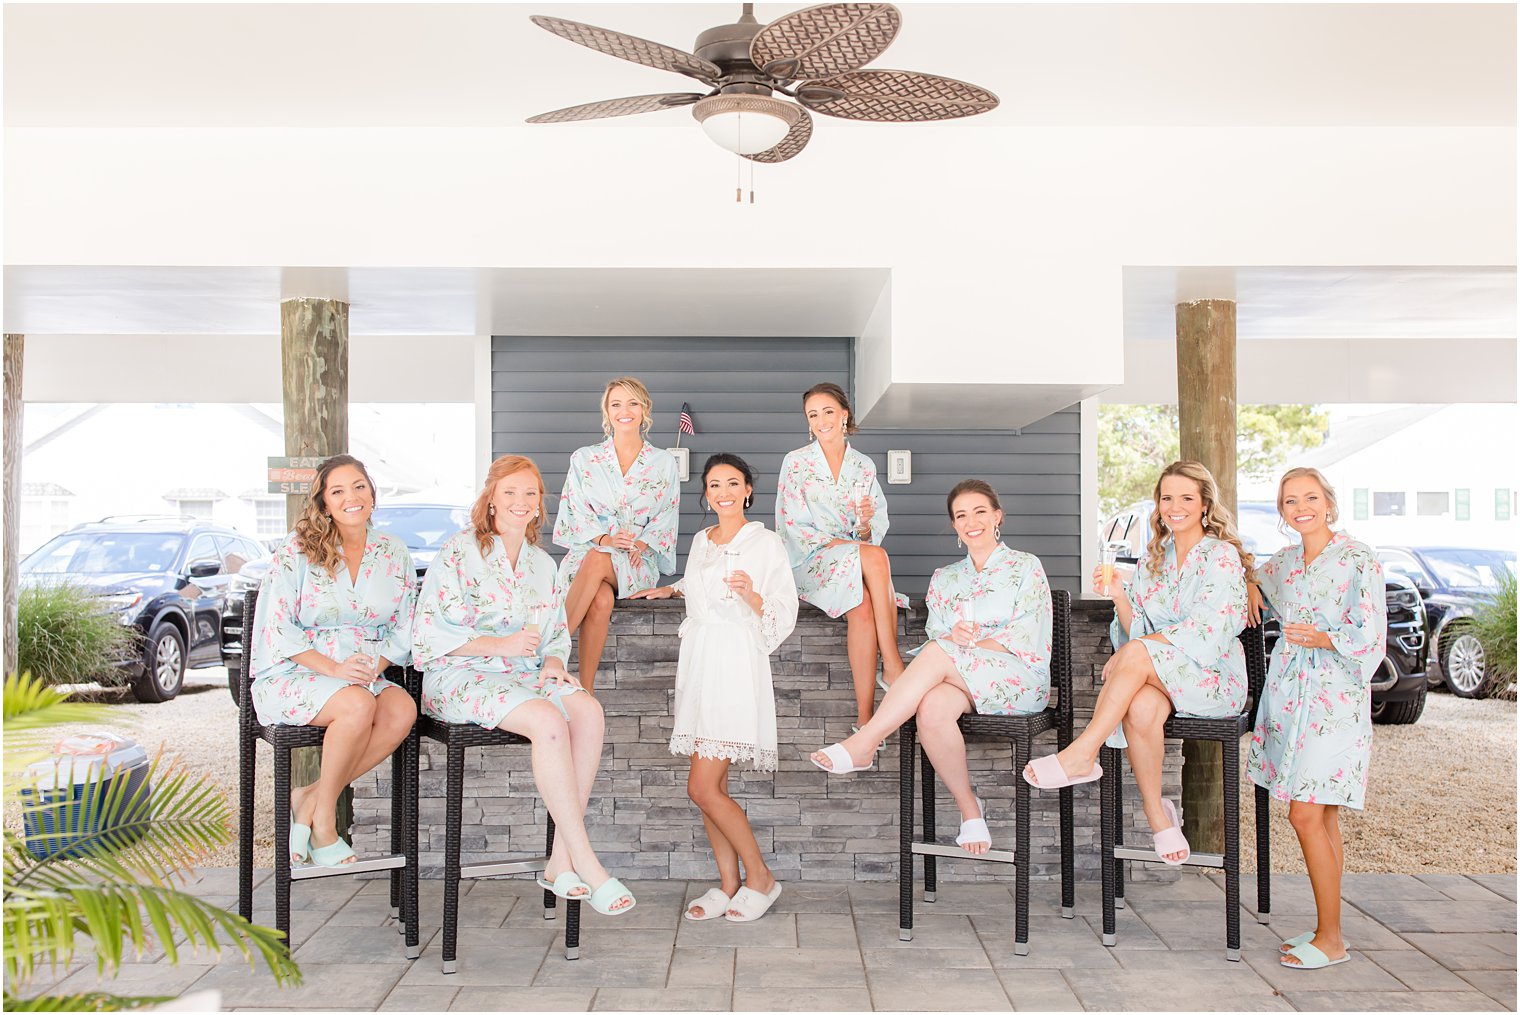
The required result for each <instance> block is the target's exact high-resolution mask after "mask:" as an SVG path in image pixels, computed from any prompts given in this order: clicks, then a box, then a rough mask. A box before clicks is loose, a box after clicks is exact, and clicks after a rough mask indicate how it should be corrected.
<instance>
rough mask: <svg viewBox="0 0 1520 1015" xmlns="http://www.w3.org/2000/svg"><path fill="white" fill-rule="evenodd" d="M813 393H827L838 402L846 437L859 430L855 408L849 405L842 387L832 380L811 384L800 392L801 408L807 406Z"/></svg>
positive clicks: (847, 396) (848, 398)
mask: <svg viewBox="0 0 1520 1015" xmlns="http://www.w3.org/2000/svg"><path fill="white" fill-rule="evenodd" d="M814 395H828V396H829V397H830V398H832V399H833V400H834V401H836V402H838V403H839V407H840V408H841V409H843V410H844V415H845V422H844V434H845V436H846V437H853V436H854V435H855V434H857V433H859V432H860V426H859V424H857V423H856V422H855V410H854V408H853V407H851V405H850V396H849V395H846V394H845V393H844V389H843V388H841V387H840V386H839V385H837V384H835V383H834V382H833V381H823V382H821V383H819V384H815V385H813V386H812V387H811V388H808V389H807V390H806V391H804V392H803V393H802V407H803V409H806V408H807V403H808V399H809V398H812V397H813V396H814Z"/></svg>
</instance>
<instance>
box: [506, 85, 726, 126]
mask: <svg viewBox="0 0 1520 1015" xmlns="http://www.w3.org/2000/svg"><path fill="white" fill-rule="evenodd" d="M701 97H702V96H701V94H700V93H698V92H665V93H664V94H661V95H630V96H628V97H627V98H624V99H603V100H601V101H600V102H587V103H584V104H582V105H579V106H566V107H565V108H564V109H555V110H552V111H550V112H547V113H539V114H538V115H537V116H530V117H528V121H527V122H528V123H569V122H571V121H572V120H604V119H606V118H607V117H609V116H632V115H633V114H634V113H654V112H658V111H659V110H661V109H674V108H675V107H677V106H689V105H691V104H692V103H693V102H696V101H697V100H698V99H700V98H701Z"/></svg>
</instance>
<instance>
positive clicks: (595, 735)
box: [544, 694, 607, 881]
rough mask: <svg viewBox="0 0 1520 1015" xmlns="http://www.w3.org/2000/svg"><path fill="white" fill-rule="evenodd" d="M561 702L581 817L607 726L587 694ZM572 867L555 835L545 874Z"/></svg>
mask: <svg viewBox="0 0 1520 1015" xmlns="http://www.w3.org/2000/svg"><path fill="white" fill-rule="evenodd" d="M560 702H561V704H563V705H564V706H565V711H566V712H568V713H569V714H570V760H571V764H572V765H573V766H574V768H575V789H576V792H577V794H579V796H578V797H577V799H579V800H580V805H581V813H582V814H583V815H584V814H585V812H586V807H587V805H588V804H589V803H590V801H591V787H592V785H593V784H594V783H595V782H596V774H597V772H598V771H599V770H600V769H601V767H602V743H603V740H604V738H605V734H606V728H607V723H606V719H605V717H604V716H603V714H602V706H601V703H600V702H598V701H597V700H596V699H595V698H593V697H592V696H591V695H589V694H569V695H565V696H564V697H563V698H561V699H560ZM571 866H572V865H571V862H570V854H569V853H568V852H567V851H566V846H565V840H564V839H563V838H562V837H561V836H558V835H556V836H555V837H554V849H553V850H552V851H551V852H550V854H549V866H548V867H546V868H545V870H544V873H545V874H546V875H547V876H548V878H549V880H550V881H553V880H554V877H555V875H558V874H561V873H563V872H565V871H566V870H569V869H570V868H571Z"/></svg>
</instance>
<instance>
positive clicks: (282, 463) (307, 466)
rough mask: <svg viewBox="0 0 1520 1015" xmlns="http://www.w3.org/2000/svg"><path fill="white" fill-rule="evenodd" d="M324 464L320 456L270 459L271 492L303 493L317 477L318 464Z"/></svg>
mask: <svg viewBox="0 0 1520 1015" xmlns="http://www.w3.org/2000/svg"><path fill="white" fill-rule="evenodd" d="M321 464H322V458H321V457H320V456H319V457H315V458H313V457H310V456H305V457H299V458H276V457H271V458H270V459H269V492H270V493H292V494H302V493H306V492H307V491H308V490H310V489H311V484H312V482H313V481H314V480H315V479H316V478H317V466H319V465H321Z"/></svg>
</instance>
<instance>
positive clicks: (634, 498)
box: [554, 437, 681, 598]
mask: <svg viewBox="0 0 1520 1015" xmlns="http://www.w3.org/2000/svg"><path fill="white" fill-rule="evenodd" d="M680 475H681V474H680V467H679V466H677V465H676V459H675V456H674V455H672V454H671V453H670V452H668V451H664V450H662V449H660V448H657V447H655V446H654V445H653V444H650V443H649V442H648V441H645V442H644V446H643V447H642V448H641V449H640V450H639V455H638V457H637V458H635V459H634V460H633V464H632V465H630V466H629V467H628V472H627V474H626V475H624V473H623V472H622V470H621V469H620V468H619V466H618V457H617V449H616V448H614V447H613V444H612V438H611V437H608V438H607V439H606V440H604V441H602V443H600V444H592V445H589V446H587V447H584V448H580V449H578V450H577V451H576V452H575V453H574V454H573V455H571V456H570V469H569V471H568V472H567V473H565V487H564V490H563V491H562V492H561V493H560V496H559V513H558V515H556V517H555V519H554V545H555V546H563V547H564V548H565V549H566V551H568V552H566V554H565V557H564V559H563V560H562V561H560V577H561V584H562V585H563V587H564V588H566V589H568V588H569V587H570V582H571V581H572V580H574V578H575V572H576V571H577V570H579V569H580V566H581V561H582V560H584V559H585V557H586V554H588V553H606V554H608V555H610V556H611V557H612V569H613V571H614V573H615V574H616V575H617V594H618V595H619V596H621V597H624V598H626V597H628V596H630V595H632V594H633V593H635V592H639V591H641V590H643V589H649V588H654V586H655V585H657V584H659V581H660V575H662V574H673V573H675V569H676V535H677V530H678V529H679V528H680V506H681V479H680ZM620 521H621V522H622V524H624V525H626V526H627V528H628V529H629V530H630V531H632V532H633V534H634V537H635V538H637V539H641V540H643V541H644V542H645V543H646V544H647V545H648V546H649V549H648V550H647V551H645V553H644V557H643V559H642V560H641V561H640V562H639V565H638V566H637V567H635V566H634V564H633V558H632V557H631V556H630V555H629V554H628V552H627V551H626V550H614V549H609V548H606V547H598V546H596V545H595V540H596V537H598V536H603V535H606V534H607V533H609V532H613V531H615V530H616V529H617V528H618V527H619V522H620Z"/></svg>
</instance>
